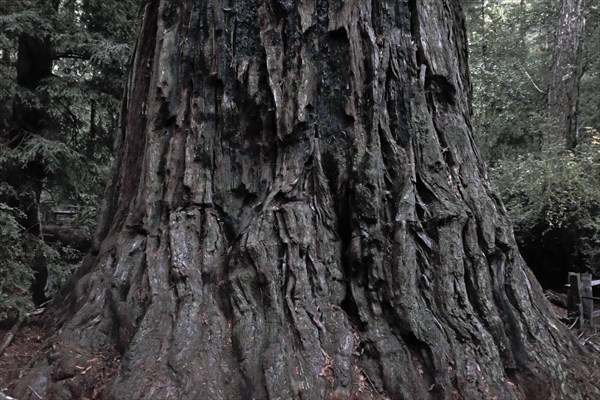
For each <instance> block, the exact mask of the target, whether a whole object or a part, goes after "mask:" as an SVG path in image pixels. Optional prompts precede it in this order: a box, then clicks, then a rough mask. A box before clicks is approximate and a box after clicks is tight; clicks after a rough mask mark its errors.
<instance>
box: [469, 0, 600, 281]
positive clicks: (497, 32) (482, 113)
mask: <svg viewBox="0 0 600 400" xmlns="http://www.w3.org/2000/svg"><path fill="white" fill-rule="evenodd" d="M559 12H560V2H556V1H549V0H532V1H527V2H524V1H503V2H488V1H484V2H469V3H467V17H468V28H469V39H470V66H471V74H472V80H473V111H474V118H473V123H474V130H475V132H476V139H477V141H478V144H479V147H480V148H481V150H482V153H483V154H484V156H485V157H486V158H487V159H488V161H489V163H490V165H491V166H492V168H491V177H492V180H493V182H494V184H495V186H496V187H497V189H498V190H499V192H500V194H501V196H502V198H503V200H504V202H505V205H506V207H507V210H508V212H509V214H510V215H511V218H512V220H513V222H514V226H515V233H516V237H517V241H518V243H519V246H520V248H521V252H522V253H523V255H524V256H525V258H526V261H527V262H528V264H529V265H530V266H531V267H532V268H533V269H534V272H536V275H537V277H538V279H539V280H540V281H541V282H542V284H543V285H545V286H558V285H562V284H564V282H565V279H566V273H567V272H568V271H569V270H574V271H580V272H583V271H593V272H595V273H597V274H600V217H599V216H598V212H599V211H600V182H599V180H600V155H599V154H598V152H599V151H600V147H599V146H600V138H599V137H598V131H597V129H598V127H599V126H600V114H599V113H598V106H599V103H598V99H599V97H598V92H599V90H600V58H598V51H599V50H600V48H599V47H598V46H599V44H600V40H599V39H600V36H599V35H600V7H599V6H598V4H596V3H594V2H589V3H588V6H587V9H586V18H587V28H586V32H585V37H584V38H583V40H584V54H583V64H584V74H583V77H582V80H581V86H580V97H579V100H580V101H579V108H580V109H579V116H578V121H579V123H580V129H579V132H580V134H579V136H580V137H579V142H580V143H579V145H578V147H577V148H576V149H575V150H573V151H566V150H565V149H563V148H560V147H559V146H554V147H552V146H549V147H548V148H546V149H545V150H544V151H542V150H541V147H542V146H541V144H542V142H543V141H544V140H546V141H547V138H549V137H552V135H551V133H552V132H553V129H554V128H553V126H552V123H551V120H552V118H551V117H552V116H549V115H548V113H547V111H546V104H547V90H548V87H549V84H550V80H549V76H550V71H551V63H552V54H553V52H554V48H555V40H556V38H555V34H556V26H557V23H558V19H559Z"/></svg>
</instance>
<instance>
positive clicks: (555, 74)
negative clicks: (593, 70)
mask: <svg viewBox="0 0 600 400" xmlns="http://www.w3.org/2000/svg"><path fill="white" fill-rule="evenodd" d="M584 9H585V0H563V1H562V9H561V12H560V17H559V21H558V27H557V30H556V46H555V47H554V57H553V60H552V71H551V81H550V86H549V88H548V115H549V119H550V132H549V135H548V138H547V139H546V140H545V142H546V143H545V144H546V147H547V146H548V144H553V143H558V144H559V145H562V146H566V147H567V148H574V147H575V146H576V145H577V112H578V107H579V82H580V80H581V75H582V45H583V34H584V29H585V17H584Z"/></svg>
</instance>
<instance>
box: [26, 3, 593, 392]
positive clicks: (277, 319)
mask: <svg viewBox="0 0 600 400" xmlns="http://www.w3.org/2000/svg"><path fill="white" fill-rule="evenodd" d="M470 115H471V105H470V92H469V74H468V68H467V47H466V37H465V28H464V20H463V15H462V11H461V9H460V6H459V3H458V2H457V1H416V0H409V1H405V2H399V1H383V0H382V1H358V0H345V1H343V0H302V1H297V2H292V1H283V0H265V1H258V0H251V1H241V2H233V1H231V2H223V1H216V0H207V1H193V0H183V1H179V2H174V1H170V0H148V1H146V2H145V3H144V4H143V7H142V24H141V29H140V33H139V37H138V41H137V45H136V50H135V56H134V60H133V66H132V71H131V75H130V78H129V83H128V89H127V92H126V98H125V102H124V113H123V120H122V132H121V134H120V135H119V138H118V143H117V144H118V146H117V148H118V152H117V155H116V164H115V167H114V170H113V174H112V180H111V182H110V184H109V186H108V188H107V191H106V202H105V208H104V211H103V216H102V221H101V223H100V225H99V227H98V230H97V241H96V245H95V247H94V250H93V251H92V252H91V253H90V254H89V255H88V257H87V258H86V260H85V261H84V264H83V266H82V268H81V269H80V271H79V272H78V274H77V276H76V278H75V279H74V280H73V283H72V286H71V287H70V290H68V291H66V292H65V295H64V297H63V298H61V299H59V300H57V301H55V302H54V304H53V306H52V308H51V310H50V312H49V313H48V316H47V318H48V320H52V318H53V317H59V318H61V324H60V330H58V331H57V333H56V334H55V335H54V336H53V337H52V338H51V341H50V344H51V345H52V346H51V348H50V347H49V350H48V354H47V355H46V354H45V355H43V356H41V357H40V358H39V360H38V361H37V363H36V364H35V366H34V367H33V368H32V370H31V372H30V374H29V375H27V376H26V377H24V379H23V380H22V381H21V382H20V384H19V386H18V387H17V389H16V391H15V395H16V396H17V397H18V398H20V399H35V398H38V397H36V396H42V397H46V398H61V399H68V398H83V397H91V396H94V395H97V393H96V392H94V380H95V377H97V376H99V375H102V374H106V371H107V366H110V365H114V364H118V369H117V370H116V372H115V375H114V376H113V377H112V379H111V381H110V383H109V384H108V388H107V391H106V392H105V393H104V396H105V397H106V398H115V399H116V398H118V399H125V398H131V399H138V398H146V399H204V398H206V399H249V398H255V399H267V398H268V399H300V398H305V399H306V398H308V399H334V398H338V399H352V398H358V399H369V398H390V399H404V398H406V399H427V398H443V399H450V398H471V399H481V398H502V399H511V398H523V399H524V398H528V399H533V398H540V399H542V398H553V397H554V398H567V397H570V398H584V397H585V396H591V397H594V396H598V395H600V392H599V390H598V388H597V387H595V382H597V380H596V381H594V380H593V379H591V377H590V374H591V373H592V372H593V371H592V370H588V369H587V367H586V366H585V364H584V363H581V362H579V363H578V364H577V365H571V364H569V363H571V362H578V361H581V360H582V357H583V356H584V351H583V349H582V348H581V347H580V346H579V345H578V343H577V341H576V340H575V339H574V337H573V336H572V335H571V334H570V333H569V331H568V330H567V329H566V328H565V327H563V326H562V325H561V324H560V322H559V321H558V320H557V318H556V317H555V316H554V315H553V314H552V311H551V310H550V308H549V305H548V303H547V302H546V300H545V298H544V296H543V294H542V293H541V290H540V287H539V285H538V283H537V282H536V281H535V279H534V278H533V277H532V274H531V273H530V271H529V270H528V269H527V267H526V266H525V265H524V263H523V261H522V258H521V256H520V255H519V252H518V250H517V247H516V245H515V241H514V238H513V234H512V230H511V227H510V223H509V221H508V219H507V217H506V213H505V211H504V207H503V206H502V204H501V202H500V201H499V200H498V198H497V197H496V196H495V195H494V193H493V192H492V190H491V189H490V186H489V182H488V179H487V177H486V173H485V170H484V168H483V166H482V165H483V163H482V161H481V159H480V157H479V155H478V153H477V151H476V149H475V148H474V145H473V136H472V131H471V127H470ZM573 376H577V377H580V378H581V377H583V379H578V380H577V381H576V382H575V381H573V380H571V379H570V378H571V377H573ZM582 380H583V382H581V381H582ZM576 384H580V385H583V386H580V387H579V388H578V389H577V390H578V391H573V390H574V385H576ZM34 391H35V392H34Z"/></svg>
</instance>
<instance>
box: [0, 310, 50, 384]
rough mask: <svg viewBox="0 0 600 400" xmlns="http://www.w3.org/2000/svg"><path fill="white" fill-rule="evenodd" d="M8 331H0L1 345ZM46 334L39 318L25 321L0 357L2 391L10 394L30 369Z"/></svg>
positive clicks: (35, 317)
mask: <svg viewBox="0 0 600 400" xmlns="http://www.w3.org/2000/svg"><path fill="white" fill-rule="evenodd" d="M9 332H10V328H8V329H0V343H4V339H5V338H6V335H8V333H9ZM45 339H46V334H45V333H44V330H43V328H42V327H41V324H40V323H39V317H38V316H32V317H30V318H29V319H28V320H27V321H25V322H24V323H23V324H22V325H21V327H20V328H19V330H18V331H17V332H15V337H14V339H13V341H12V342H11V344H10V346H8V348H7V349H6V351H5V352H4V353H3V354H2V355H0V391H3V393H4V394H10V391H11V388H12V386H13V384H14V383H15V382H17V381H18V380H19V379H20V378H21V377H22V376H23V374H24V373H25V372H26V370H27V368H28V366H29V365H28V364H29V362H30V360H32V359H33V357H34V356H35V355H36V354H38V353H39V352H40V351H41V350H42V347H43V344H44V341H45Z"/></svg>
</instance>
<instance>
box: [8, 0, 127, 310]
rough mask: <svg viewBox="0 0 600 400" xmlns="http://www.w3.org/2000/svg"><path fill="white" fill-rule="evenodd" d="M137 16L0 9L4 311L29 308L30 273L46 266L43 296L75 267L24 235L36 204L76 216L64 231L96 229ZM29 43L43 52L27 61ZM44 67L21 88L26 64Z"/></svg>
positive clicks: (77, 7)
mask: <svg viewBox="0 0 600 400" xmlns="http://www.w3.org/2000/svg"><path fill="white" fill-rule="evenodd" d="M136 6H137V1H136V0H125V1H119V0H106V1H102V0H81V1H79V0H78V1H75V0H53V1H46V0H14V1H8V2H0V76H2V79H0V181H2V182H3V183H2V190H0V217H1V222H2V223H3V224H2V232H1V234H0V247H1V248H2V250H1V251H2V253H0V257H1V261H0V262H1V263H2V264H1V266H0V279H2V283H1V284H0V285H1V289H2V291H1V292H0V309H3V310H11V309H12V310H16V309H18V310H21V309H24V308H25V305H26V304H30V303H28V301H26V297H23V296H27V295H28V291H29V285H30V281H31V277H32V269H31V266H32V265H33V264H34V263H39V262H43V264H44V265H45V267H46V268H47V271H48V274H49V279H50V280H49V283H48V286H47V289H54V288H56V287H58V286H59V285H60V284H61V282H63V281H64V279H65V277H66V276H67V275H68V274H69V273H70V271H71V270H72V269H73V265H74V260H75V259H77V257H79V258H80V257H81V254H79V253H78V252H77V251H75V250H73V249H69V248H67V247H64V246H60V245H56V244H53V245H52V246H50V245H48V244H46V243H44V242H43V241H42V240H41V239H40V238H39V235H31V234H30V233H31V232H26V229H25V228H24V226H25V227H30V226H31V225H32V223H31V221H30V220H31V218H32V217H31V215H32V213H31V212H30V211H31V210H30V209H31V205H32V204H34V205H39V204H40V200H41V197H44V198H51V199H52V200H53V202H54V203H55V204H64V203H68V204H74V205H76V206H79V207H78V209H80V210H82V212H81V215H79V216H78V217H77V218H76V219H75V220H73V221H70V222H69V223H72V224H83V226H85V227H88V228H91V227H92V226H93V225H94V223H95V219H96V216H97V213H98V209H99V204H100V199H101V196H102V192H103V190H104V186H105V181H106V176H107V173H108V170H109V165H110V163H111V160H112V145H113V141H114V140H113V137H114V134H115V132H116V131H117V129H118V122H119V111H120V104H121V96H122V93H123V89H124V84H125V74H126V72H127V63H128V58H129V53H130V51H131V43H132V42H133V34H134V30H135V20H136V12H137V7H136ZM27 38H34V39H32V40H38V42H40V43H43V47H44V49H43V50H44V51H46V50H47V52H46V53H43V52H40V51H37V50H39V49H37V50H36V51H37V52H34V53H33V54H25V53H27V48H26V47H23V43H24V42H25V41H26V40H27ZM36 57H37V59H36ZM44 57H46V59H47V58H48V57H49V58H50V62H51V66H50V67H49V70H48V73H45V74H44V75H43V76H41V77H39V76H38V77H34V79H33V80H32V82H33V84H29V85H27V84H24V83H23V82H24V78H23V77H24V76H25V78H27V76H26V74H27V73H31V72H30V71H28V70H27V69H26V68H24V67H23V62H31V63H32V64H34V65H35V64H40V63H41V64H43V61H44V60H45V59H44ZM23 60H24V61H23ZM38 61H39V62H38ZM19 71H20V72H19ZM19 76H20V78H19ZM19 110H21V111H20V112H19ZM23 110H24V111H23ZM23 199H25V200H26V201H24V200H23ZM26 208H27V210H26ZM33 214H34V215H35V213H33ZM25 221H27V223H25ZM76 226H78V227H81V226H82V225H76ZM28 229H29V228H28ZM24 243H25V244H24ZM24 246H25V247H27V248H25V247H24ZM33 255H35V257H37V258H36V259H34V258H35V257H34V256H33ZM9 272H10V273H9ZM6 274H8V275H6ZM5 276H6V277H7V278H6V279H5ZM0 317H1V316H0ZM0 319H1V318H0Z"/></svg>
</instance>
